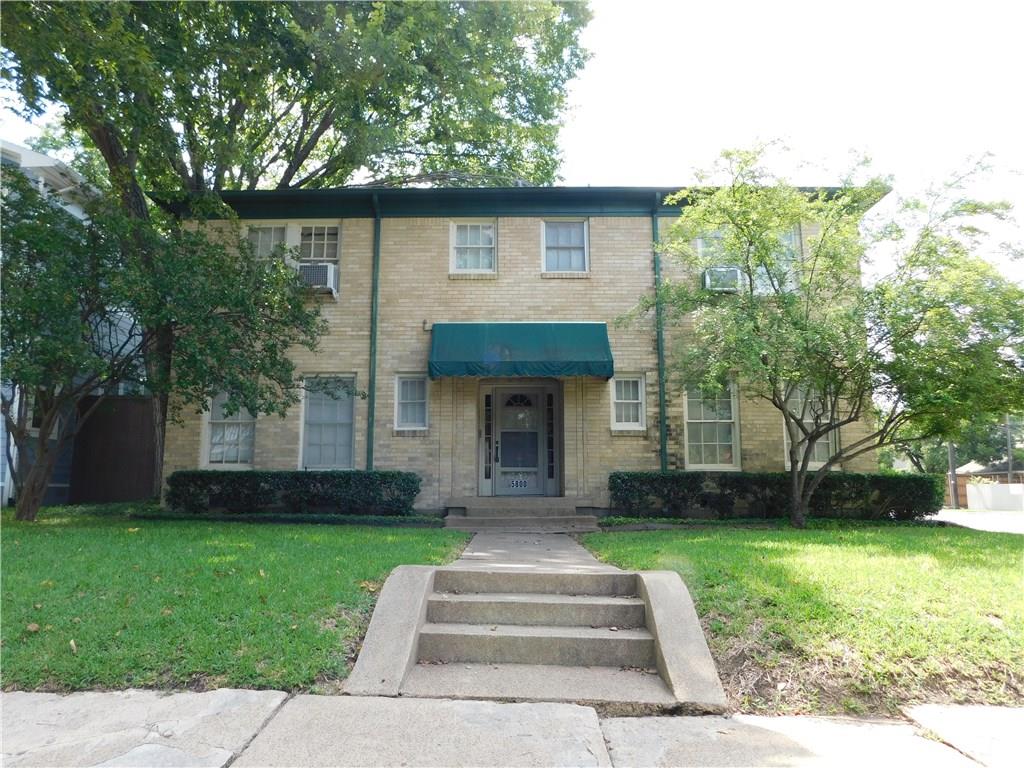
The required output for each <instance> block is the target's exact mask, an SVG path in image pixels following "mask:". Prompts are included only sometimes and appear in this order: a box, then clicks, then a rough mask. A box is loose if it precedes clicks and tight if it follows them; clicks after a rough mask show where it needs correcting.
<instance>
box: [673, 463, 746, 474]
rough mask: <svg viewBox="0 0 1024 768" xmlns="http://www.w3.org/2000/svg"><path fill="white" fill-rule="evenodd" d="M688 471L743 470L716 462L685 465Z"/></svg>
mask: <svg viewBox="0 0 1024 768" xmlns="http://www.w3.org/2000/svg"><path fill="white" fill-rule="evenodd" d="M683 469H685V470H686V471H687V472H741V471H742V469H741V468H740V467H722V466H716V465H714V464H687V465H686V466H685V467H683Z"/></svg>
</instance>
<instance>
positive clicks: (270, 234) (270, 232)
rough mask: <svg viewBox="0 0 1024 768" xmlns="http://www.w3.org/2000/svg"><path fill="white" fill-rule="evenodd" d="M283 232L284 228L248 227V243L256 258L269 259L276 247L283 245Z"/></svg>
mask: <svg viewBox="0 0 1024 768" xmlns="http://www.w3.org/2000/svg"><path fill="white" fill-rule="evenodd" d="M285 232H286V228H285V227H284V226H270V227H249V231H248V237H249V243H250V244H251V245H252V250H253V253H255V254H256V258H258V259H266V258H270V257H271V256H272V255H273V254H274V250H275V249H276V248H277V247H278V246H280V245H284V242H285Z"/></svg>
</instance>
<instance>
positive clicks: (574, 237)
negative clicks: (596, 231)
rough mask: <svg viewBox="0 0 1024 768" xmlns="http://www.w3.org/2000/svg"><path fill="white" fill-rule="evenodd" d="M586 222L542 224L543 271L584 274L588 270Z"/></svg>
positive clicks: (583, 220) (551, 222)
mask: <svg viewBox="0 0 1024 768" xmlns="http://www.w3.org/2000/svg"><path fill="white" fill-rule="evenodd" d="M587 239H588V238H587V222H586V220H585V219H580V220H578V221H545V222H544V271H545V272H586V271H587V270H588V269H589V268H590V264H589V261H590V253H589V247H588V243H587Z"/></svg>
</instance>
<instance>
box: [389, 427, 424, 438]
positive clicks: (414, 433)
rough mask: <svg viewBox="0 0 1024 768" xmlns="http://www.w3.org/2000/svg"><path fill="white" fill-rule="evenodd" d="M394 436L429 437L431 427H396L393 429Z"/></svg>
mask: <svg viewBox="0 0 1024 768" xmlns="http://www.w3.org/2000/svg"><path fill="white" fill-rule="evenodd" d="M391 436H392V437H429V436H430V428H429V427H424V428H423V429H394V430H392V431H391Z"/></svg>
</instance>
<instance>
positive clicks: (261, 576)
mask: <svg viewBox="0 0 1024 768" xmlns="http://www.w3.org/2000/svg"><path fill="white" fill-rule="evenodd" d="M260 578H261V579H265V578H267V573H266V571H264V570H263V569H262V568H260Z"/></svg>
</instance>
